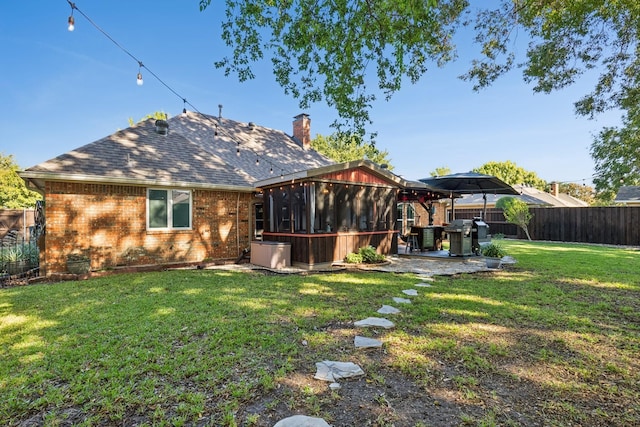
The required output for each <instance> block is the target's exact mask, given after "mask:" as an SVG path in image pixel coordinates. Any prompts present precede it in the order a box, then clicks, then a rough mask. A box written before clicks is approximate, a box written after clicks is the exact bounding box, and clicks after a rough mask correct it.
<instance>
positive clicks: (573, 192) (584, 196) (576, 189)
mask: <svg viewBox="0 0 640 427" xmlns="http://www.w3.org/2000/svg"><path fill="white" fill-rule="evenodd" d="M559 186H560V188H559V189H560V192H561V193H565V194H568V195H570V196H572V197H575V198H576V199H580V200H583V201H585V202H587V203H588V204H589V205H592V204H594V202H595V191H594V190H593V188H592V187H591V186H589V185H585V184H582V185H581V184H577V183H575V182H567V183H564V182H563V183H560V184H559Z"/></svg>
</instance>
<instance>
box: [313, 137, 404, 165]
mask: <svg viewBox="0 0 640 427" xmlns="http://www.w3.org/2000/svg"><path fill="white" fill-rule="evenodd" d="M311 147H313V149H314V150H316V151H318V152H319V153H321V154H324V155H325V156H327V157H328V158H330V159H331V160H335V161H336V162H339V163H341V162H348V161H351V160H360V159H368V160H371V161H372V162H374V163H378V164H380V165H382V164H385V165H387V167H388V168H389V169H390V170H392V169H393V166H392V165H391V160H390V159H389V152H388V151H386V150H384V151H380V150H378V149H377V148H376V146H375V145H374V143H373V142H362V138H361V137H360V135H358V134H347V133H336V134H333V135H329V136H322V135H316V137H315V138H314V139H312V140H311Z"/></svg>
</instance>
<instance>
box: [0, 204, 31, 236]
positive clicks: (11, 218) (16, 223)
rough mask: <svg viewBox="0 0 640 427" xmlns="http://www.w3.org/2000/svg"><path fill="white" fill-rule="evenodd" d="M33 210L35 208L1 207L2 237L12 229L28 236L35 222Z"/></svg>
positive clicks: (0, 233) (0, 224) (0, 231)
mask: <svg viewBox="0 0 640 427" xmlns="http://www.w3.org/2000/svg"><path fill="white" fill-rule="evenodd" d="M33 212H34V211H33V209H0V239H2V238H4V237H5V235H6V234H7V233H9V231H12V230H13V231H17V232H18V234H19V235H20V236H21V237H23V238H28V237H29V227H32V226H33V225H34V224H35V221H34V215H33Z"/></svg>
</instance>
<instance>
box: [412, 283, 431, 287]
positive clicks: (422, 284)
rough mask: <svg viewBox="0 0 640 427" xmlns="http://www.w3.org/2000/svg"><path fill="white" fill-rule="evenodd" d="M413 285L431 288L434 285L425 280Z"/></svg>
mask: <svg viewBox="0 0 640 427" xmlns="http://www.w3.org/2000/svg"><path fill="white" fill-rule="evenodd" d="M413 286H416V287H418V288H430V287H431V286H432V285H430V284H429V283H424V282H423V283H416V284H415V285H413Z"/></svg>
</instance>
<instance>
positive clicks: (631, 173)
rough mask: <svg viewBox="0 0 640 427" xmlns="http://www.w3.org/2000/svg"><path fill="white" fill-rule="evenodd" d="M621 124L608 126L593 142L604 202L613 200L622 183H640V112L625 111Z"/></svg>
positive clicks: (595, 180)
mask: <svg viewBox="0 0 640 427" xmlns="http://www.w3.org/2000/svg"><path fill="white" fill-rule="evenodd" d="M622 123H623V126H622V127H607V128H604V129H603V130H601V131H600V133H599V134H598V135H597V136H596V137H595V138H594V141H593V143H592V144H591V156H592V157H593V159H594V160H595V171H596V175H595V177H594V179H593V183H594V184H595V186H596V189H597V190H598V198H599V199H601V201H604V202H606V201H611V200H613V198H614V197H615V196H616V194H617V192H618V190H619V189H620V187H621V186H623V185H640V111H639V110H638V109H632V110H631V111H630V112H629V114H625V116H624V117H623V120H622Z"/></svg>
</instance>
